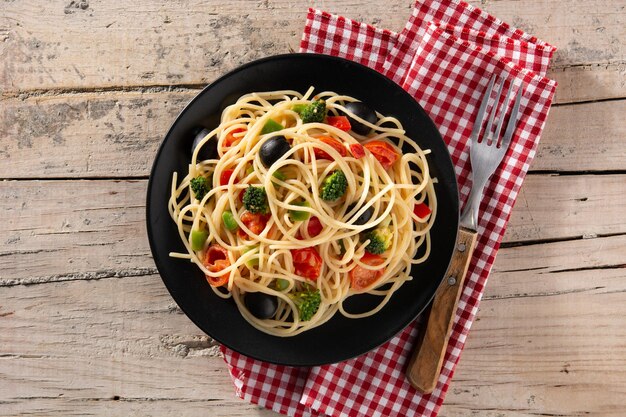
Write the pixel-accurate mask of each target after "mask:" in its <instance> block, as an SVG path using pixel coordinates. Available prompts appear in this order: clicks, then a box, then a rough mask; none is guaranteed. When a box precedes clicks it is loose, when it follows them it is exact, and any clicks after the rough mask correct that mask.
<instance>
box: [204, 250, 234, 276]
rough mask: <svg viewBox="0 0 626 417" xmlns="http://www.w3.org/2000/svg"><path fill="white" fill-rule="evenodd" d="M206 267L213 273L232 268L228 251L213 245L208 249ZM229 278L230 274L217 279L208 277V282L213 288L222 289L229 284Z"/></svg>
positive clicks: (205, 258) (205, 260) (205, 259)
mask: <svg viewBox="0 0 626 417" xmlns="http://www.w3.org/2000/svg"><path fill="white" fill-rule="evenodd" d="M204 266H205V267H206V268H207V269H208V270H209V271H211V272H219V271H222V270H224V269H226V268H228V267H229V266H230V260H229V259H228V251H227V250H226V249H224V248H223V247H221V246H220V245H218V244H217V243H214V244H212V245H211V246H209V247H208V248H207V251H206V254H205V255H204ZM228 276H229V274H228V273H226V274H222V275H219V276H217V277H212V276H209V275H206V280H207V281H208V282H209V284H210V285H211V286H213V287H221V286H222V285H225V284H226V283H227V282H228Z"/></svg>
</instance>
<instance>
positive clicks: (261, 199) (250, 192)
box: [243, 185, 270, 214]
mask: <svg viewBox="0 0 626 417" xmlns="http://www.w3.org/2000/svg"><path fill="white" fill-rule="evenodd" d="M243 206H244V207H245V208H246V210H248V211H249V212H250V213H260V214H267V213H269V212H270V207H269V205H268V204H267V194H266V193H265V188H263V187H255V186H254V185H250V186H249V187H248V188H246V192H245V193H244V195H243Z"/></svg>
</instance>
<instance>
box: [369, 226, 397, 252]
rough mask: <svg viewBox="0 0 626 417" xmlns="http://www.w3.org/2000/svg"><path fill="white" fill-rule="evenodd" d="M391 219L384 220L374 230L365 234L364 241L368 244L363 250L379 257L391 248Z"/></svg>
mask: <svg viewBox="0 0 626 417" xmlns="http://www.w3.org/2000/svg"><path fill="white" fill-rule="evenodd" d="M390 222H391V219H386V220H385V221H383V222H382V223H381V224H379V225H378V227H376V229H374V230H370V231H369V232H366V233H365V236H364V237H365V240H369V241H370V243H368V245H367V246H366V247H365V250H366V251H368V252H369V253H373V254H374V255H380V254H381V253H383V252H385V251H386V250H387V249H389V246H391V241H392V240H393V232H392V231H391V228H390V227H389V223H390Z"/></svg>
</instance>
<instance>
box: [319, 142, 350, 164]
mask: <svg viewBox="0 0 626 417" xmlns="http://www.w3.org/2000/svg"><path fill="white" fill-rule="evenodd" d="M317 139H319V140H320V141H322V142H324V143H325V144H327V145H330V146H332V147H333V148H334V149H335V150H336V151H337V152H339V155H341V156H346V155H347V154H348V151H347V149H346V147H345V146H343V143H341V142H339V141H338V140H337V139H335V138H331V137H330V136H320V137H319V138H317ZM313 153H314V154H315V157H316V158H317V159H330V160H333V159H334V158H333V157H332V156H330V155H329V154H328V152H325V151H323V150H321V149H319V148H313Z"/></svg>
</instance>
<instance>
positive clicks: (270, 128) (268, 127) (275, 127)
mask: <svg viewBox="0 0 626 417" xmlns="http://www.w3.org/2000/svg"><path fill="white" fill-rule="evenodd" d="M283 129H284V127H283V125H281V124H280V123H278V122H277V121H275V120H272V119H269V120H268V121H267V122H265V124H264V125H263V129H261V134H262V135H265V134H266V133H272V132H278V131H279V130H283Z"/></svg>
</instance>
